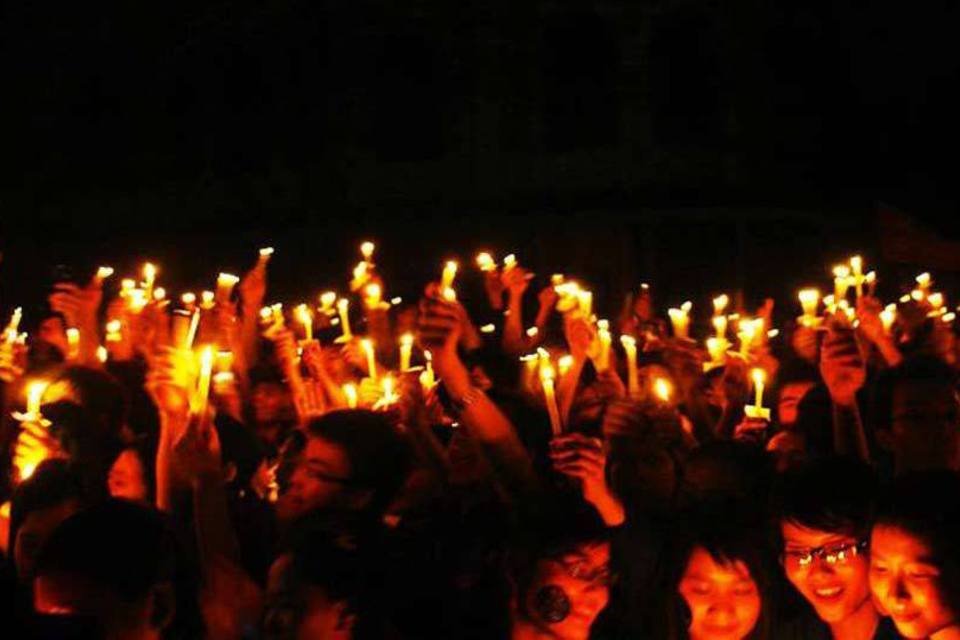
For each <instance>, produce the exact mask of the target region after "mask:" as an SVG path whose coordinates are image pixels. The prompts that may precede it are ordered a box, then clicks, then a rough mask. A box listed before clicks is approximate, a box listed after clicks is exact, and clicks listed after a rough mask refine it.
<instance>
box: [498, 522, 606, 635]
mask: <svg viewBox="0 0 960 640" xmlns="http://www.w3.org/2000/svg"><path fill="white" fill-rule="evenodd" d="M610 576H611V574H610V544H609V542H607V541H606V540H603V539H602V538H596V537H587V538H585V539H580V540H567V541H564V542H557V543H554V544H551V545H548V547H547V549H546V550H545V551H541V553H538V554H536V555H535V556H533V557H528V558H525V559H524V561H523V562H521V563H518V564H517V566H516V567H515V571H514V597H513V606H512V610H511V636H510V637H511V638H513V640H532V639H536V638H554V639H566V638H569V639H571V640H573V639H575V638H586V637H589V635H590V628H591V627H592V626H593V623H594V621H595V620H596V619H597V616H599V615H600V612H601V611H603V610H604V609H605V608H606V606H607V603H608V601H609V599H610V580H611V578H610Z"/></svg>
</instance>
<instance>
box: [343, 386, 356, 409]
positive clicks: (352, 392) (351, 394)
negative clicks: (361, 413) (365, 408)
mask: <svg viewBox="0 0 960 640" xmlns="http://www.w3.org/2000/svg"><path fill="white" fill-rule="evenodd" d="M343 395H344V396H345V397H346V398H347V407H348V408H350V409H356V408H357V385H355V384H353V383H351V382H348V383H347V384H345V385H343Z"/></svg>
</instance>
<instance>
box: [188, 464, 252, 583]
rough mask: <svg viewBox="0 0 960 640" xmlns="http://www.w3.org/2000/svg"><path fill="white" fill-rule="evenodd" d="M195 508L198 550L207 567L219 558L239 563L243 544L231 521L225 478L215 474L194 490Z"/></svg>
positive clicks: (197, 484)
mask: <svg viewBox="0 0 960 640" xmlns="http://www.w3.org/2000/svg"><path fill="white" fill-rule="evenodd" d="M193 504H194V523H195V526H196V531H197V548H198V549H199V550H200V558H201V560H202V562H203V563H204V565H205V566H207V565H209V564H210V563H212V562H213V561H214V560H216V559H217V558H224V559H227V560H229V561H231V562H234V563H239V560H240V543H239V542H238V541H237V537H236V534H235V532H234V530H233V524H232V523H231V521H230V511H229V508H228V506H227V494H226V492H225V491H224V489H223V483H222V481H221V478H220V477H218V476H217V475H214V474H207V475H205V476H203V477H202V478H200V479H199V480H198V482H197V483H196V486H195V487H194V491H193Z"/></svg>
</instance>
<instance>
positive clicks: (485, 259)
mask: <svg viewBox="0 0 960 640" xmlns="http://www.w3.org/2000/svg"><path fill="white" fill-rule="evenodd" d="M477 266H478V267H480V271H496V270H497V263H496V262H495V261H494V259H493V256H491V255H490V254H489V253H487V252H486V251H482V252H480V253H478V254H477Z"/></svg>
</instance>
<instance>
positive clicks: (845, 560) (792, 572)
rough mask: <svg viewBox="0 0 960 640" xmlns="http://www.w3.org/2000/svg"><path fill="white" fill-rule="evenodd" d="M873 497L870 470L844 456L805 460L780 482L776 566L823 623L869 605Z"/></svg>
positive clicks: (874, 487)
mask: <svg viewBox="0 0 960 640" xmlns="http://www.w3.org/2000/svg"><path fill="white" fill-rule="evenodd" d="M876 494H877V479H876V476H875V474H874V472H873V470H872V468H871V467H870V466H869V465H867V464H865V463H862V462H859V461H857V460H854V459H849V458H840V457H834V458H823V459H820V460H814V461H810V462H807V463H805V464H803V465H802V466H800V467H797V468H794V469H791V470H790V471H788V472H787V473H785V474H784V475H783V476H781V478H780V479H779V482H778V485H777V489H776V491H775V500H774V504H775V508H776V516H777V520H778V525H779V533H780V542H781V548H780V561H781V564H782V566H783V569H784V572H785V573H786V576H787V579H788V580H789V581H790V584H792V585H793V586H794V587H795V588H796V590H797V591H799V592H800V594H801V595H802V596H803V598H804V599H805V600H806V601H807V602H808V603H810V605H811V606H812V607H813V609H814V611H815V612H816V614H817V616H818V617H819V618H820V619H821V620H823V621H824V622H825V623H827V624H828V625H830V624H838V623H840V622H843V621H844V620H846V619H849V618H850V617H851V616H853V615H855V614H857V613H859V612H860V611H861V609H862V608H863V607H872V606H873V604H872V602H871V600H870V584H869V567H870V562H869V558H868V555H867V544H868V542H869V535H870V526H871V524H872V522H873V515H874V510H875V506H876Z"/></svg>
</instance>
